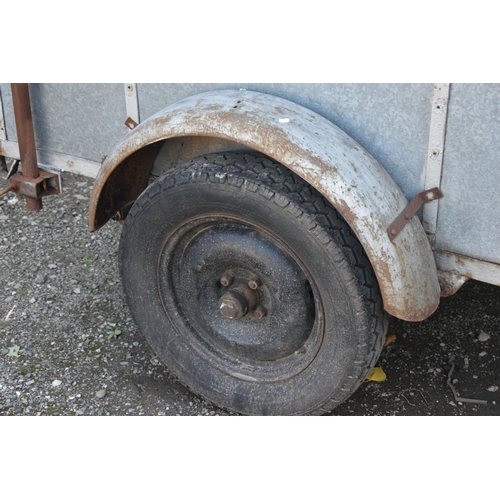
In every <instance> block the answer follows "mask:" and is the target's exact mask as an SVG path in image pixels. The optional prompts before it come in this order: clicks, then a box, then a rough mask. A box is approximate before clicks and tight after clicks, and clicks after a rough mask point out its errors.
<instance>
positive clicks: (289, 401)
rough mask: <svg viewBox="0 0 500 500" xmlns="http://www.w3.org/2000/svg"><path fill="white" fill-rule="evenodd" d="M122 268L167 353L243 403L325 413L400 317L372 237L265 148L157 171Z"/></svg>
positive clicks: (215, 395)
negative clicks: (367, 246) (389, 307)
mask: <svg viewBox="0 0 500 500" xmlns="http://www.w3.org/2000/svg"><path fill="white" fill-rule="evenodd" d="M120 269H121V273H122V278H123V283H124V289H125V293H126V296H127V301H128V304H129V306H130V308H131V310H132V313H133V315H134V318H135V320H136V322H137V324H138V326H139V329H140V331H141V333H142V334H143V335H144V336H145V338H146V339H147V340H148V342H149V343H150V345H151V346H152V348H153V349H154V350H155V351H156V353H157V355H158V357H159V358H160V359H161V360H162V361H163V362H164V363H165V365H166V366H167V368H168V369H169V370H170V371H171V372H172V373H173V374H174V375H175V376H177V377H178V378H179V379H180V381H181V382H182V383H184V384H185V385H186V386H187V387H189V388H190V389H191V390H192V391H194V392H195V393H198V394H200V395H201V396H203V397H204V398H206V399H208V400H210V401H212V402H213V403H215V404H216V405H218V406H221V407H224V408H227V409H230V410H232V411H236V412H239V413H243V414H249V415H301V414H322V413H325V412H327V411H329V410H331V409H332V408H334V407H335V406H337V405H339V404H340V403H341V402H342V401H344V400H345V399H346V398H348V397H349V396H350V395H351V394H352V393H353V392H354V391H355V390H356V389H357V387H358V386H359V385H360V384H361V383H362V381H363V380H364V379H365V377H366V375H367V373H368V372H369V370H370V369H371V368H372V367H373V366H374V364H375V362H376V360H377V359H378V356H379V355H380V351H381V349H382V346H383V341H384V337H385V333H386V330H387V315H386V314H385V313H384V311H383V308H382V300H381V297H380V292H379V288H378V284H377V280H376V277H375V275H374V273H373V270H372V268H371V265H370V263H369V261H368V259H367V257H366V255H365V254H364V252H363V249H362V247H361V245H360V243H359V242H358V240H357V239H356V237H355V236H354V234H353V233H352V232H351V230H350V229H349V227H348V226H347V224H346V223H345V222H344V221H343V219H342V218H341V217H340V215H339V214H338V213H337V212H336V210H335V209H334V208H333V207H332V206H331V205H329V204H328V202H327V201H326V200H325V199H324V198H323V197H322V196H321V195H320V194H319V193H318V192H317V191H315V190H314V189H312V188H311V187H310V186H309V185H308V184H307V183H306V182H305V181H303V180H302V179H300V178H299V177H297V176H296V175H295V174H293V173H292V172H290V171H289V170H287V169H286V168H285V167H283V166H281V165H279V164H277V163H276V162H274V161H273V160H271V159H269V158H267V157H265V156H259V155H253V154H235V153H226V154H212V155H207V156H204V157H200V158H196V159H194V160H191V161H189V162H188V163H186V164H184V165H182V166H180V167H177V168H175V169H173V170H171V171H169V172H168V173H166V174H165V175H164V176H162V177H160V178H159V179H157V180H156V181H155V182H154V183H153V184H151V185H150V186H149V187H148V188H147V189H146V190H145V191H144V193H143V194H142V195H141V196H140V197H139V198H138V200H137V201H136V203H135V204H134V206H133V207H132V209H131V211H130V213H129V215H128V217H127V219H126V221H125V225H124V229H123V232H122V237H121V241H120Z"/></svg>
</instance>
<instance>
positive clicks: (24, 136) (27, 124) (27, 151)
mask: <svg viewBox="0 0 500 500" xmlns="http://www.w3.org/2000/svg"><path fill="white" fill-rule="evenodd" d="M11 89H12V102H13V104H14V115H15V117H16V130H17V141H18V143H19V154H20V156H21V166H22V169H23V176H25V177H31V178H32V179H36V178H37V177H38V176H39V175H40V171H39V170H38V160H37V157H36V144H35V131H34V128H33V117H32V115H31V103H30V93H29V87H28V84H27V83H12V84H11ZM42 206H43V205H42V200H41V199H40V198H28V197H26V208H27V210H28V211H30V212H38V211H39V210H41V209H42Z"/></svg>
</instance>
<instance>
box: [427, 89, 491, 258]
mask: <svg viewBox="0 0 500 500" xmlns="http://www.w3.org/2000/svg"><path fill="white" fill-rule="evenodd" d="M499 134H500V85H498V84H484V85H481V84H453V85H452V86H451V91H450V102H449V108H448V125H447V131H446V142H445V149H444V158H443V177H442V180H441V189H442V192H443V194H444V198H443V199H442V200H441V201H440V206H439V215H438V225H437V234H436V246H437V247H438V248H441V249H443V250H448V251H451V252H456V253H459V254H462V255H467V256H470V257H475V258H477V259H480V260H486V261H490V262H496V263H499V264H500V203H499V202H498V199H499V189H500V136H499Z"/></svg>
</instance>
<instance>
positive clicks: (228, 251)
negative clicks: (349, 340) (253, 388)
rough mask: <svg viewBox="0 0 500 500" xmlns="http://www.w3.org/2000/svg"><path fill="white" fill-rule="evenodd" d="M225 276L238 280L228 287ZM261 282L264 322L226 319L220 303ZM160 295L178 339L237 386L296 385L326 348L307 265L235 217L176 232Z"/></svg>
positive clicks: (164, 258)
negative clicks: (289, 381) (239, 288)
mask: <svg viewBox="0 0 500 500" xmlns="http://www.w3.org/2000/svg"><path fill="white" fill-rule="evenodd" d="M238 249H239V250H238ZM276 267H278V272H279V271H282V272H283V271H284V274H285V275H286V277H285V278H284V279H282V280H279V279H277V278H276V274H277V273H276ZM225 273H229V274H232V275H233V282H232V283H231V285H230V286H224V285H222V283H221V277H222V276H223V275H224V274H225ZM255 276H259V277H260V279H261V281H262V283H261V284H260V285H259V287H258V289H257V295H258V305H259V306H261V307H263V308H264V309H265V311H266V314H265V316H264V317H263V318H262V319H256V317H254V316H252V311H248V312H247V314H246V315H245V316H244V317H242V318H239V319H237V320H235V319H228V318H226V317H223V316H222V315H221V313H220V309H219V305H220V300H221V297H223V296H224V294H226V293H227V292H228V290H230V289H231V286H232V287H235V286H239V285H241V283H244V282H247V283H248V282H250V281H251V279H252V278H253V277H255ZM222 281H224V279H223V280H222ZM252 285H254V284H253V283H252ZM158 290H159V295H160V298H161V301H162V304H163V309H164V312H165V315H166V316H167V318H168V321H169V322H170V325H171V326H172V328H173V330H174V334H175V335H177V336H178V337H180V338H181V339H182V340H183V341H184V343H185V345H186V346H187V347H188V348H189V349H193V350H194V351H195V352H196V354H197V355H198V356H199V357H200V358H201V359H202V360H204V361H205V362H208V363H210V364H211V365H212V366H214V367H215V368H217V369H219V370H221V371H223V372H225V373H229V374H231V375H232V376H234V377H235V378H237V379H241V380H247V381H255V382H260V383H266V382H277V381H284V380H287V379H290V378H292V377H294V376H296V375H298V374H299V373H301V372H302V371H304V370H305V369H306V368H307V367H308V366H309V365H310V364H311V363H312V361H313V360H314V358H315V357H316V356H317V354H318V352H319V349H320V346H321V343H322V341H323V336H324V311H323V306H322V303H321V299H320V296H319V292H318V289H317V286H316V284H315V282H314V280H313V279H312V276H311V274H310V273H309V271H308V270H307V268H306V267H305V265H304V264H303V263H302V262H301V260H300V259H299V257H298V256H297V254H296V253H295V252H293V251H292V249H291V248H290V247H288V246H287V245H286V243H285V242H284V241H282V240H281V239H279V238H278V237H277V236H276V235H274V234H271V233H270V232H269V231H267V230H266V229H265V228H263V227H260V226H257V225H255V224H253V223H250V222H248V221H244V220H241V219H238V218H236V217H232V216H206V217H199V218H195V219H192V220H190V221H188V222H186V223H184V224H182V225H181V226H179V227H177V228H176V229H175V230H174V231H172V232H171V233H170V234H169V235H168V237H167V238H166V240H165V243H164V246H163V248H162V252H161V254H160V258H159V261H158ZM290 311H292V314H289V313H290ZM285 316H286V317H287V319H286V320H284V317H285ZM257 317H258V316H257ZM287 321H288V323H287ZM279 325H282V326H281V328H278V326H279ZM283 325H285V326H283Z"/></svg>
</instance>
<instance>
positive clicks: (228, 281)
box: [220, 273, 233, 286]
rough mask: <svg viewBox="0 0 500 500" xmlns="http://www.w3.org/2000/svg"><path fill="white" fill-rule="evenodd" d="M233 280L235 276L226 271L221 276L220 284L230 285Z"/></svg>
mask: <svg viewBox="0 0 500 500" xmlns="http://www.w3.org/2000/svg"><path fill="white" fill-rule="evenodd" d="M232 282H233V277H232V276H231V275H230V274H229V273H225V274H223V275H222V276H221V279H220V284H221V285H222V286H229V285H230V284H231V283H232Z"/></svg>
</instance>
